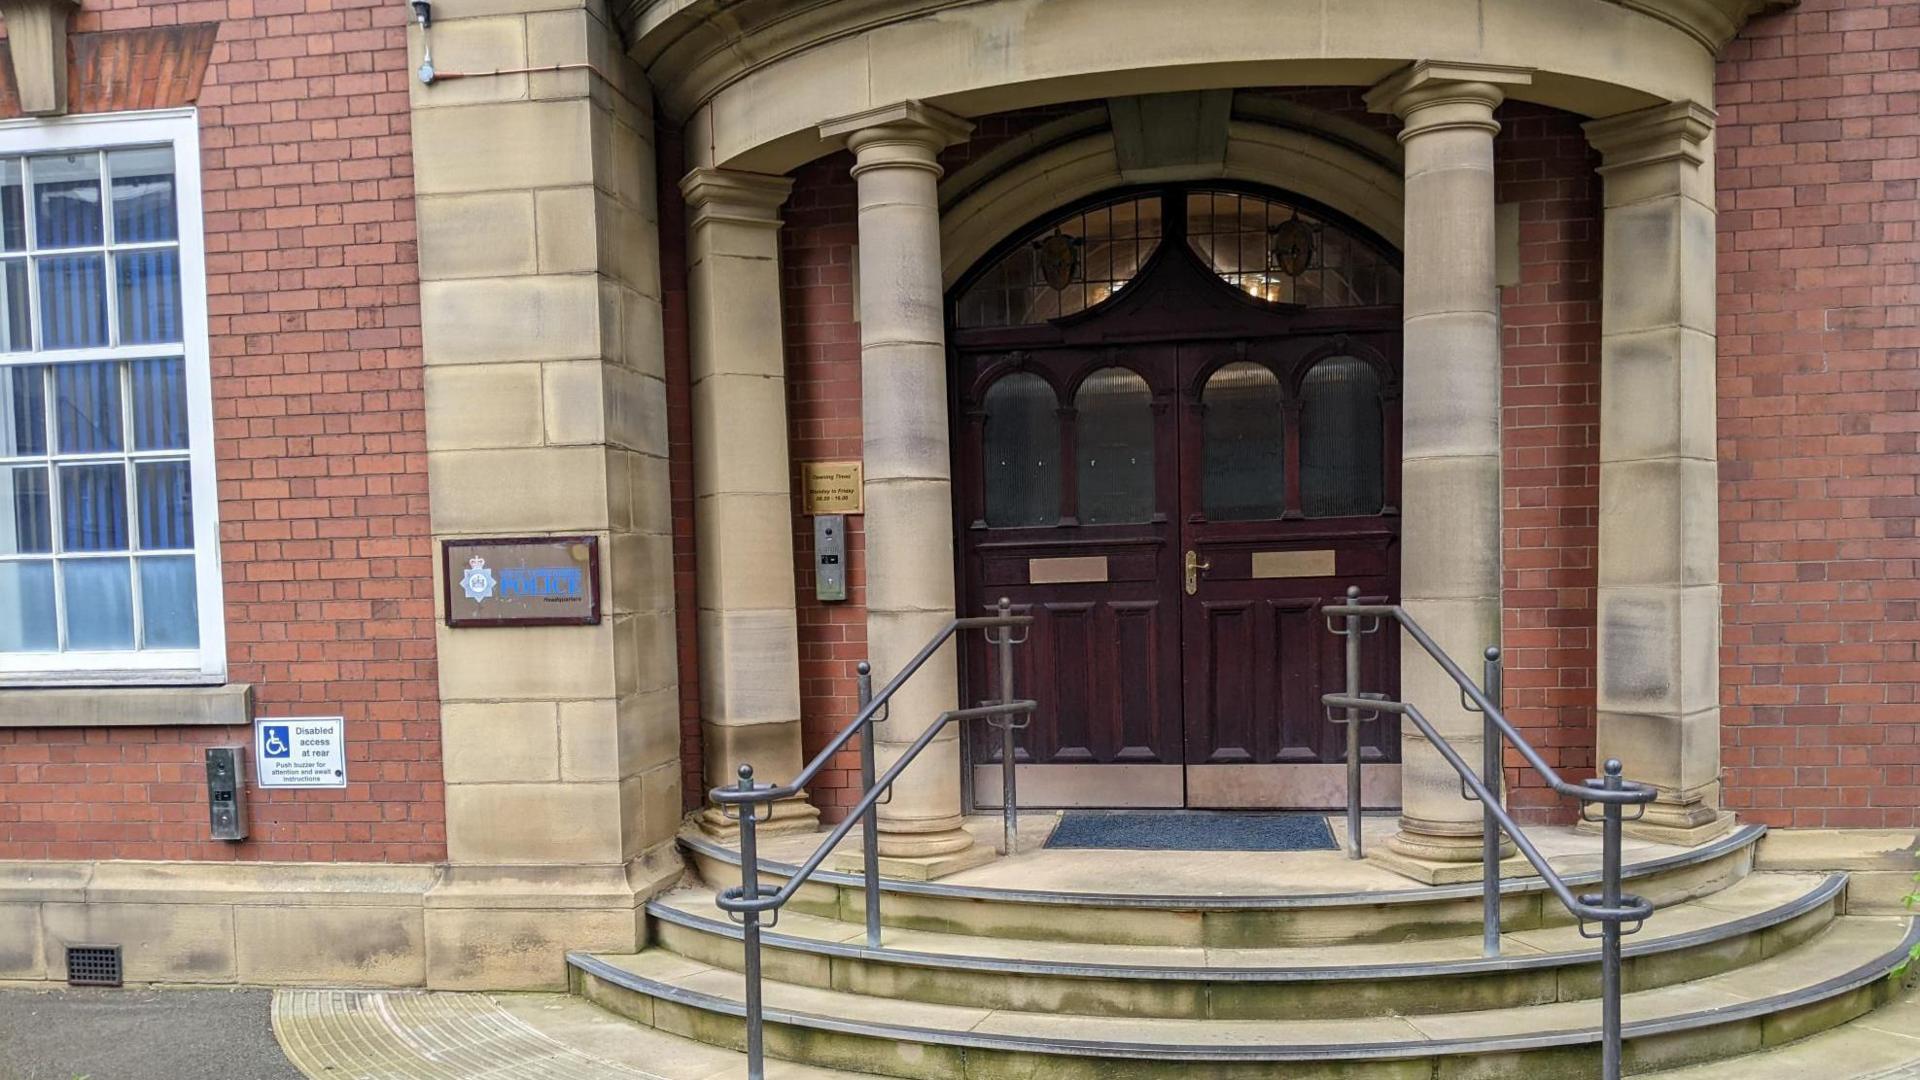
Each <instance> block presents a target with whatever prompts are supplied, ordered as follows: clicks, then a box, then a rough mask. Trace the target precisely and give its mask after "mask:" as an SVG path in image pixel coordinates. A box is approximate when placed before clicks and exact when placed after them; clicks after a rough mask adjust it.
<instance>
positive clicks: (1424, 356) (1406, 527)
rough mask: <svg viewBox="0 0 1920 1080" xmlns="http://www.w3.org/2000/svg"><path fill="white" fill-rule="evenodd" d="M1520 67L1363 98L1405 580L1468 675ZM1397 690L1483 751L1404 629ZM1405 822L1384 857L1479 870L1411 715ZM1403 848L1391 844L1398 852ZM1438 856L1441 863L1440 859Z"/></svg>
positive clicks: (1470, 755) (1475, 632) (1495, 520)
mask: <svg viewBox="0 0 1920 1080" xmlns="http://www.w3.org/2000/svg"><path fill="white" fill-rule="evenodd" d="M1529 81H1531V76H1530V75H1528V73H1526V72H1525V71H1518V70H1513V69H1505V68H1487V67H1476V66H1466V65H1452V64H1443V63H1438V62H1428V61H1422V62H1421V63H1418V64H1415V65H1413V66H1412V67H1410V68H1408V69H1406V70H1405V71H1402V72H1401V73H1400V74H1398V75H1396V76H1394V77H1393V78H1391V79H1388V80H1387V81H1386V82H1383V83H1381V84H1380V85H1378V86H1376V87H1374V88H1373V90H1371V91H1369V92H1368V94H1367V104H1368V107H1369V108H1371V109H1373V110H1374V111H1376V112H1388V111H1390V112H1393V113H1395V114H1397V115H1398V116H1399V117H1400V118H1401V120H1402V121H1403V123H1404V126H1403V127H1402V129H1401V131H1400V142H1401V144H1402V145H1403V146H1405V147H1406V183H1407V186H1406V208H1407V209H1406V241H1405V245H1404V256H1405V265H1406V269H1405V277H1406V290H1405V316H1406V330H1405V356H1406V361H1405V371H1406V374H1405V391H1404V402H1405V412H1404V417H1405V420H1404V427H1403V435H1402V442H1401V447H1402V451H1401V490H1402V492H1403V493H1404V494H1403V497H1402V519H1401V555H1400V593H1401V598H1402V602H1403V603H1405V605H1406V607H1407V611H1408V612H1409V613H1410V614H1411V615H1413V617H1414V618H1416V619H1418V620H1419V622H1420V624H1421V625H1422V626H1424V627H1426V629H1427V631H1428V632H1429V633H1431V634H1432V635H1433V638H1434V640H1435V641H1437V642H1438V643H1439V644H1440V646H1441V647H1442V648H1444V649H1445V650H1446V651H1447V652H1448V653H1449V654H1450V655H1452V656H1453V657H1454V658H1455V659H1456V660H1457V661H1458V662H1459V663H1460V665H1461V666H1462V667H1463V668H1465V669H1466V670H1467V671H1468V672H1470V673H1477V672H1478V671H1479V670H1480V656H1481V653H1482V652H1483V651H1484V650H1485V649H1486V647H1487V646H1489V645H1495V644H1498V643H1499V641H1500V584H1501V583H1500V292H1499V288H1498V286H1497V285H1496V284H1495V274H1494V251H1495V243H1494V209H1493V208H1494V189H1493V136H1494V134H1495V133H1496V132H1498V131H1499V130H1500V125H1499V124H1498V123H1497V122H1496V121H1495V120H1494V119H1493V110H1494V109H1495V108H1496V107H1497V106H1498V105H1499V104H1500V102H1501V101H1502V100H1503V98H1504V93H1503V91H1502V89H1501V87H1502V85H1507V84H1524V83H1526V82H1529ZM1400 688H1401V696H1402V697H1403V698H1404V699H1405V700H1407V701H1410V702H1412V703H1413V704H1415V705H1417V706H1419V708H1420V710H1421V712H1423V713H1424V714H1426V716H1427V717H1428V718H1429V719H1430V720H1431V721H1432V722H1433V724H1434V726H1435V727H1436V728H1437V729H1439V731H1440V732H1441V734H1443V735H1445V736H1446V738H1447V740H1448V741H1449V742H1451V743H1452V744H1453V746H1454V748H1455V749H1456V750H1458V751H1459V752H1460V754H1461V756H1462V757H1464V758H1466V760H1468V761H1470V762H1478V761H1480V759H1481V745H1482V744H1481V734H1480V732H1481V719H1480V716H1479V715H1478V714H1477V713H1471V712H1468V711H1466V710H1465V709H1462V708H1461V707H1460V693H1459V689H1458V688H1457V687H1456V686H1455V685H1454V683H1453V681H1452V680H1451V679H1449V678H1448V677H1447V676H1446V673H1445V672H1443V671H1442V670H1441V669H1440V668H1439V666H1438V665H1436V664H1435V663H1434V662H1433V661H1432V660H1431V659H1430V658H1428V656H1427V655H1426V654H1425V653H1424V652H1423V651H1422V650H1421V648H1420V646H1419V645H1418V644H1416V643H1415V642H1413V640H1412V639H1411V638H1409V637H1407V636H1405V635H1402V637H1401V662H1400ZM1401 762H1402V764H1401V776H1402V785H1401V786H1402V805H1403V807H1404V809H1403V812H1402V815H1401V818H1400V831H1399V832H1398V833H1397V834H1395V835H1394V836H1393V838H1392V839H1391V841H1390V844H1389V850H1388V851H1386V852H1382V853H1381V854H1382V856H1383V857H1384V858H1385V859H1386V860H1387V861H1388V862H1390V863H1392V864H1393V865H1394V866H1395V868H1396V869H1400V870H1402V872H1406V873H1410V874H1413V875H1414V876H1417V877H1421V878H1423V879H1426V880H1436V881H1437V880H1455V879H1458V878H1461V877H1467V876H1471V877H1478V876H1479V870H1478V867H1473V868H1471V870H1469V869H1467V868H1466V867H1461V866H1456V867H1454V868H1453V869H1452V870H1451V871H1449V869H1448V868H1447V866H1446V864H1462V863H1473V862H1476V861H1477V860H1479V859H1480V857H1481V849H1480V817H1481V811H1480V807H1479V804H1478V803H1473V802H1468V801H1466V800H1465V799H1462V798H1461V797H1460V779H1459V777H1458V775H1457V774H1456V773H1454V771H1453V769H1452V768H1451V767H1450V766H1449V765H1448V764H1447V763H1446V761H1445V760H1444V759H1443V758H1441V757H1440V755H1439V753H1438V751H1436V750H1435V749H1434V748H1433V746H1432V745H1431V744H1430V743H1429V742H1428V741H1427V740H1426V739H1425V738H1424V737H1423V736H1422V735H1421V734H1420V733H1419V732H1418V731H1417V730H1415V729H1414V728H1413V727H1412V725H1405V726H1403V728H1402V731H1401ZM1396 856H1398V858H1396ZM1433 864H1440V865H1439V866H1438V867H1435V866H1434V865H1433Z"/></svg>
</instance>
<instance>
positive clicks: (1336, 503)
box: [1300, 356, 1385, 518]
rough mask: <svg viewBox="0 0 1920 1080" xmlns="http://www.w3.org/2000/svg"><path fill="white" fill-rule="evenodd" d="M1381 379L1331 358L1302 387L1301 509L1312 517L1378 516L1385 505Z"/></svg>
mask: <svg viewBox="0 0 1920 1080" xmlns="http://www.w3.org/2000/svg"><path fill="white" fill-rule="evenodd" d="M1382 454H1383V448H1382V446H1381V419H1380V376H1379V374H1378V373H1377V372H1375V371H1374V370H1373V365H1371V364H1369V363H1367V362H1366V361H1364V360H1361V359H1358V358H1356V357H1352V356H1329V357H1327V358H1326V359H1325V360H1321V361H1320V362H1318V363H1316V364H1314V365H1313V367H1312V369H1310V370H1309V371H1308V372H1307V376H1306V378H1305V379H1303V380H1302V381H1301V384H1300V508H1301V510H1302V511H1303V512H1304V513H1305V514H1306V515H1307V516H1308V517H1316V518H1317V517H1356V516H1360V515H1371V514H1378V513H1379V512H1380V508H1381V505H1382V504H1383V503H1384V501H1385V497H1384V495H1383V494H1382V491H1383V488H1384V486H1385V469H1384V468H1382V461H1381V457H1382Z"/></svg>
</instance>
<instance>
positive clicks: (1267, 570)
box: [1253, 548, 1334, 578]
mask: <svg viewBox="0 0 1920 1080" xmlns="http://www.w3.org/2000/svg"><path fill="white" fill-rule="evenodd" d="M1333 556H1334V553H1333V550H1332V549H1331V548H1327V549H1323V550H1320V551H1256V552H1254V553H1253V576H1254V577H1257V578H1292V577H1332V576H1333V575H1334V568H1333V564H1334V558H1333Z"/></svg>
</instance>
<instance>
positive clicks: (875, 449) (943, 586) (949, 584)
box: [820, 102, 991, 869]
mask: <svg viewBox="0 0 1920 1080" xmlns="http://www.w3.org/2000/svg"><path fill="white" fill-rule="evenodd" d="M971 129H972V125H970V124H968V123H967V122H965V121H963V120H960V119H958V118H957V117H953V116H949V115H947V114H946V113H943V112H941V111H940V110H938V109H935V108H932V107H930V106H925V105H922V104H920V103H919V102H905V103H903V104H899V105H893V106H888V107H885V108H880V109H875V110H872V111H869V112H865V113H861V114H859V115H856V116H852V117H848V118H846V119H844V120H838V121H834V122H832V123H829V124H825V125H822V127H821V129H820V133H821V135H822V136H823V137H825V138H845V139H846V143H847V147H848V148H849V149H851V150H852V151H853V153H854V158H855V164H854V167H853V175H854V177H855V180H856V182H857V183H858V185H859V226H860V255H859V259H860V265H859V269H860V301H859V304H860V393H861V407H860V422H861V426H862V433H863V434H862V456H863V458H864V459H865V464H866V510H867V514H866V539H867V641H868V649H869V650H870V652H871V654H872V659H873V666H874V681H875V685H876V686H880V685H884V684H885V682H886V680H888V679H890V678H892V677H893V675H894V674H895V673H896V672H898V671H899V670H900V669H901V667H902V665H904V664H905V662H906V661H907V660H908V659H909V658H911V657H912V656H913V654H914V653H916V652H918V651H919V649H920V648H921V646H922V645H924V644H925V643H926V642H927V640H928V639H929V638H931V637H932V636H933V635H934V634H936V633H938V632H939V630H940V628H941V627H942V626H944V625H945V624H946V622H947V620H949V619H951V618H953V616H954V592H953V502H952V495H951V492H952V480H951V475H950V474H951V457H950V455H949V452H948V441H947V354H946V343H945V326H944V320H943V313H942V305H943V301H942V297H943V290H942V288H941V278H940V208H939V203H938V199H937V196H936V184H937V182H938V180H939V178H940V172H941V170H940V165H939V163H938V162H937V161H936V156H937V155H938V154H939V153H940V151H941V149H942V148H944V147H946V146H948V145H949V144H951V143H954V142H957V141H959V140H960V139H962V138H964V137H966V134H967V132H968V131H970V130H971ZM954 657H955V654H954V649H953V648H952V646H951V645H949V647H947V648H945V649H942V650H940V651H939V652H938V653H936V654H935V655H934V657H933V658H932V659H931V660H930V661H929V662H928V663H927V665H926V666H925V667H923V668H922V669H921V670H920V672H919V674H918V675H916V676H914V678H913V681H912V682H911V683H909V684H908V685H907V686H906V687H905V688H904V689H903V690H902V691H901V692H900V693H899V694H898V695H896V696H895V697H894V699H893V704H892V711H891V714H890V718H889V719H888V721H887V722H886V723H885V724H882V725H880V728H879V731H878V735H877V738H876V739H875V746H876V749H877V751H878V754H877V757H878V767H879V768H880V769H881V770H885V769H886V768H888V767H889V766H890V765H892V764H893V762H894V761H896V760H898V755H899V754H900V753H901V752H902V751H903V750H904V749H905V748H906V745H907V744H908V743H909V742H911V741H912V740H913V739H914V738H915V737H917V736H918V735H919V734H920V733H921V732H922V731H924V730H925V729H926V726H927V725H928V724H930V723H932V722H933V720H934V718H935V717H937V716H939V714H940V713H941V712H943V711H945V710H947V709H951V708H954V707H955V706H956V705H957V704H958V690H959V673H958V670H957V668H956V665H955V659H954ZM959 735H960V732H959V730H958V729H957V728H955V727H949V728H948V729H947V730H946V731H945V732H943V733H942V734H941V736H940V738H939V739H938V740H936V741H935V742H934V743H933V744H932V745H931V746H929V747H928V748H927V749H926V751H925V752H923V753H922V754H921V755H920V757H919V759H918V760H917V761H916V763H915V764H914V765H913V766H912V768H911V769H909V771H908V772H907V773H906V774H905V775H904V776H902V777H901V780H900V783H898V784H896V785H895V787H894V792H893V800H892V801H891V802H890V803H887V804H885V805H883V806H882V807H881V808H880V850H881V852H882V853H883V854H885V855H887V856H890V857H893V858H895V859H896V860H900V859H911V860H925V861H929V862H931V863H933V864H935V865H939V866H941V867H942V868H943V869H944V868H948V867H951V866H953V865H954V864H955V863H956V862H958V861H964V858H965V856H966V855H967V854H970V853H969V851H968V849H969V848H971V847H972V844H973V841H972V838H971V837H970V836H969V835H968V834H967V832H966V831H965V830H964V829H963V828H961V812H960V739H959ZM987 854H989V855H990V854H991V852H988V853H987Z"/></svg>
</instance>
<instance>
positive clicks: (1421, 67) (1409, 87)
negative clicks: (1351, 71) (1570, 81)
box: [1365, 60, 1533, 117]
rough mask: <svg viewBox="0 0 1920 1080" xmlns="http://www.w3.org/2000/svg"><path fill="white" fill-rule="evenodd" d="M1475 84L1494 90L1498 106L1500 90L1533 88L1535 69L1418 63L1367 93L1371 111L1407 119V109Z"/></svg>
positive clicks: (1445, 62) (1407, 67)
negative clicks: (1393, 114)
mask: <svg viewBox="0 0 1920 1080" xmlns="http://www.w3.org/2000/svg"><path fill="white" fill-rule="evenodd" d="M1475 83H1477V84H1480V85H1482V86H1486V87H1492V88H1494V91H1495V95H1494V99H1493V100H1494V104H1496V105H1497V104H1499V101H1500V97H1501V93H1500V91H1499V88H1500V87H1503V86H1529V85H1531V84H1532V83H1533V69H1532V68H1524V67H1511V66H1508V65H1506V64H1475V63H1471V62H1455V61H1451V60H1419V61H1415V62H1414V63H1412V64H1409V65H1408V66H1406V67H1404V68H1401V69H1400V70H1399V71H1397V72H1395V73H1393V74H1392V75H1389V76H1387V77H1386V78H1385V79H1382V80H1380V81H1379V82H1378V83H1376V84H1374V86H1373V88H1372V89H1370V90H1368V91H1367V92H1366V95H1365V100H1366V103H1367V111H1368V112H1376V113H1397V114H1400V115H1401V116H1403V117H1404V116H1405V114H1406V110H1407V109H1409V108H1410V107H1415V106H1417V105H1419V104H1421V103H1422V102H1423V101H1424V100H1425V99H1427V98H1429V97H1431V96H1441V97H1444V96H1446V94H1447V93H1448V92H1450V91H1457V89H1458V88H1461V87H1463V86H1466V85H1470V84H1475ZM1482 93H1484V91H1483V92H1482Z"/></svg>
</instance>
